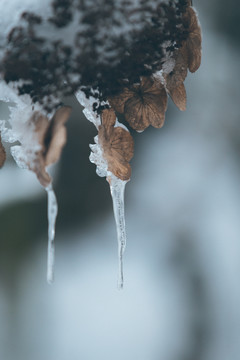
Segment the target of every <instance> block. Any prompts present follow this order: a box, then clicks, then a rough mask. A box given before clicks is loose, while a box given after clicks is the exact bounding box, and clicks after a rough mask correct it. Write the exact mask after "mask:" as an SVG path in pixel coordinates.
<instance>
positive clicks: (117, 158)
mask: <svg viewBox="0 0 240 360" xmlns="http://www.w3.org/2000/svg"><path fill="white" fill-rule="evenodd" d="M113 115H114V122H113ZM108 119H110V120H109V121H108ZM115 122H116V115H115V114H114V111H113V110H112V109H106V110H104V111H103V113H102V125H101V126H100V127H99V132H98V138H99V142H100V144H101V147H102V150H103V156H104V158H105V159H106V160H107V163H108V170H109V171H111V172H112V173H113V174H114V175H115V176H117V177H118V178H119V179H121V180H128V179H129V178H130V176H131V167H130V165H129V163H128V161H130V159H131V158H132V157H133V138H132V136H131V135H130V133H129V132H128V131H127V130H125V129H123V128H122V127H114V126H113V125H114V124H115Z"/></svg>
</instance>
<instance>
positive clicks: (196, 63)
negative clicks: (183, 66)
mask: <svg viewBox="0 0 240 360" xmlns="http://www.w3.org/2000/svg"><path fill="white" fill-rule="evenodd" d="M187 48H188V67H189V70H190V71H191V72H192V73H193V72H195V71H197V70H198V68H199V67H200V65H201V58H202V50H201V37H199V36H198V35H194V34H190V36H189V38H188V40H187Z"/></svg>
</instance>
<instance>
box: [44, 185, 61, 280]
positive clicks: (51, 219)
mask: <svg viewBox="0 0 240 360" xmlns="http://www.w3.org/2000/svg"><path fill="white" fill-rule="evenodd" d="M46 191H47V194H48V260H47V282H48V283H49V284H52V283H53V280H54V260H55V259H54V255H55V248H54V238H55V223H56V217H57V212H58V205H57V199H56V196H55V193H54V191H53V188H52V184H50V185H49V186H48V187H46Z"/></svg>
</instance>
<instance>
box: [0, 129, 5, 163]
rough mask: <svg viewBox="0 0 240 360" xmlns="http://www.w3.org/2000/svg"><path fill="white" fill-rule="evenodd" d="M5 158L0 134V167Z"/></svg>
mask: <svg viewBox="0 0 240 360" xmlns="http://www.w3.org/2000/svg"><path fill="white" fill-rule="evenodd" d="M5 160H6V151H5V149H4V146H3V144H2V141H1V135H0V168H1V167H2V166H3V164H4V163H5Z"/></svg>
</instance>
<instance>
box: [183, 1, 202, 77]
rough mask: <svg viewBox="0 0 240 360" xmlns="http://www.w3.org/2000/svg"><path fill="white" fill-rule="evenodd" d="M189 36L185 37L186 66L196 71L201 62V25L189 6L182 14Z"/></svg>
mask: <svg viewBox="0 0 240 360" xmlns="http://www.w3.org/2000/svg"><path fill="white" fill-rule="evenodd" d="M184 18H185V23H186V26H187V27H188V31H189V36H188V39H187V50H188V67H189V70H190V71H191V72H195V71H197V69H198V68H199V66H200V64H201V44H202V35H201V27H200V25H199V22H198V17H197V14H196V12H195V10H194V9H193V8H192V7H189V8H188V9H187V11H186V15H185V16H184Z"/></svg>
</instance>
